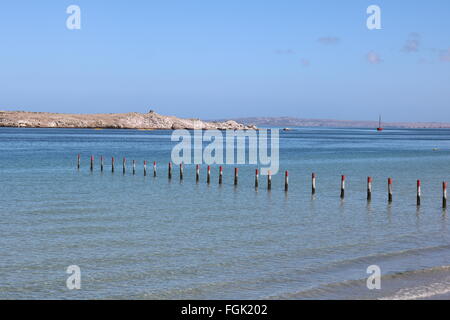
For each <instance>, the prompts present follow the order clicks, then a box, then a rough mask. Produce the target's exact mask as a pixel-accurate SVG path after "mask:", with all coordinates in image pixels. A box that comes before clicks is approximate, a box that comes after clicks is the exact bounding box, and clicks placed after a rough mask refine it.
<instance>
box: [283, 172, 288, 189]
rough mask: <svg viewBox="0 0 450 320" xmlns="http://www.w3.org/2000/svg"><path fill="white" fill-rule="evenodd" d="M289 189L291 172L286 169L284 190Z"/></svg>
mask: <svg viewBox="0 0 450 320" xmlns="http://www.w3.org/2000/svg"><path fill="white" fill-rule="evenodd" d="M288 190H289V172H288V171H287V170H286V172H285V173H284V191H286V192H287V191H288Z"/></svg>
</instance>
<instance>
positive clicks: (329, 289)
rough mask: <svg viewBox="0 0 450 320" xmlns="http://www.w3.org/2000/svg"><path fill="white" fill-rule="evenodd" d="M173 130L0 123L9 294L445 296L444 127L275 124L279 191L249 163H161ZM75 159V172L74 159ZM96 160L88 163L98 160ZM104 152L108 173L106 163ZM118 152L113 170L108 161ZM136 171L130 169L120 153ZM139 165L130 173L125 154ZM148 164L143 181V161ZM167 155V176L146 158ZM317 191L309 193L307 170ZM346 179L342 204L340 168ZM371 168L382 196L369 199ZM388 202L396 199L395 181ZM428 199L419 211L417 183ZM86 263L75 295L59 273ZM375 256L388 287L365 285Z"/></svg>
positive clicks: (0, 290) (447, 173)
mask: <svg viewBox="0 0 450 320" xmlns="http://www.w3.org/2000/svg"><path fill="white" fill-rule="evenodd" d="M170 135H171V132H170V131H137V130H84V129H25V128H23V129H20V128H0V151H1V153H0V181H1V183H0V194H1V207H0V235H1V236H0V298H2V299H16V298H19V299H22V298H31V299H38V298H42V299H53V298H56V299H91V298H93V299H112V298H118V299H127V298H131V299H265V298H268V299H285V298H287V299H309V298H318V299H336V298H338V299H351V298H361V299H373V298H387V299H391V298H396V299H409V298H439V297H446V296H447V295H448V294H449V292H450V273H449V271H450V267H449V266H450V236H449V231H450V230H449V218H448V215H449V214H450V212H446V211H443V209H442V208H441V206H442V200H441V199H442V181H444V180H446V181H449V182H450V130H406V129H404V130H393V129H392V130H389V129H388V130H386V131H384V132H382V133H377V132H375V131H374V130H368V129H332V128H299V129H295V130H293V131H290V132H281V133H280V162H281V163H280V171H284V170H289V173H290V186H289V187H290V189H289V192H288V193H287V194H286V193H285V192H284V191H283V175H282V174H281V173H279V174H278V175H276V176H274V177H273V182H272V188H273V189H272V191H271V192H268V191H267V190H266V184H265V178H264V177H261V179H260V184H261V185H260V188H259V190H258V191H255V189H254V187H253V179H254V170H255V166H254V165H240V166H239V167H240V171H239V185H238V186H237V187H234V186H233V166H225V168H224V184H223V185H222V186H219V185H218V184H217V176H218V166H213V167H212V183H211V185H207V184H206V183H205V181H206V166H205V165H203V166H202V168H201V177H200V180H201V181H200V183H199V184H196V183H195V169H194V166H193V165H187V166H186V167H185V178H184V181H183V182H180V181H179V179H178V169H177V168H176V167H175V168H174V174H173V179H172V180H171V181H168V179H167V163H168V161H169V160H170V152H171V149H172V147H173V146H174V144H175V143H174V142H171V141H170ZM78 153H81V155H82V162H81V169H80V170H79V171H77V169H76V157H77V154H78ZM91 154H93V155H94V156H95V160H96V162H95V170H94V172H93V173H91V172H90V170H89V157H90V155H91ZM101 155H103V156H104V157H105V170H104V172H103V173H101V172H100V170H99V158H100V156H101ZM111 156H114V157H115V158H116V172H115V173H114V174H112V173H111V166H110V162H111V161H110V159H111ZM124 156H125V157H126V158H127V166H128V171H127V173H126V174H125V175H123V174H122V160H121V159H122V157H124ZM133 159H135V160H136V161H137V173H136V175H134V176H133V175H132V173H131V160H133ZM144 160H147V161H149V162H150V163H149V165H148V175H147V177H144V176H143V173H142V171H143V169H142V162H143V161H144ZM153 161H157V162H158V177H156V178H154V177H153V176H152V164H151V163H152V162H153ZM312 172H315V173H316V174H317V193H316V195H315V196H314V197H312V196H311V186H310V179H311V173H312ZM341 174H345V175H346V176H347V188H346V198H345V200H344V201H341V200H340V198H339V186H340V175H341ZM367 176H372V177H373V179H374V183H373V196H372V197H373V198H372V201H371V203H369V204H368V203H367V201H366V179H367ZM388 177H392V178H393V179H394V201H393V203H392V204H388V203H387V178H388ZM417 179H421V180H422V193H423V198H422V206H421V207H420V208H417V207H416V198H415V193H416V180H417ZM70 265H78V266H79V267H80V269H81V289H80V290H68V289H67V288H66V279H67V277H68V276H69V275H68V274H67V273H66V269H67V267H68V266H70ZM370 265H378V266H379V267H380V268H381V272H382V275H383V276H382V282H381V285H382V288H381V290H368V289H367V287H366V279H367V277H368V276H369V275H368V274H367V273H366V269H367V267H368V266H370Z"/></svg>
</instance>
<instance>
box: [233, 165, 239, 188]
mask: <svg viewBox="0 0 450 320" xmlns="http://www.w3.org/2000/svg"><path fill="white" fill-rule="evenodd" d="M238 174H239V168H234V185H235V186H237V184H238Z"/></svg>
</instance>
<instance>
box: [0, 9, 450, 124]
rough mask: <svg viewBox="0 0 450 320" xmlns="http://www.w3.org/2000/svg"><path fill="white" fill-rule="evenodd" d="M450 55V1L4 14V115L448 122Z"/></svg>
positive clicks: (0, 23) (0, 95) (0, 87)
mask: <svg viewBox="0 0 450 320" xmlns="http://www.w3.org/2000/svg"><path fill="white" fill-rule="evenodd" d="M71 4H76V5H79V6H80V8H81V19H82V21H81V30H68V29H67V28H66V19H67V17H68V15H67V14H66V8H67V7H68V6H69V5H71ZM371 4H377V5H379V6H380V7H381V10H382V17H381V18H382V30H373V31H370V30H368V29H367V28H366V19H367V14H366V8H367V7H368V6H369V5H371ZM449 50H450V1H448V0H430V1H406V0H395V1H392V0H390V1H381V0H372V1H365V0H345V1H336V0H319V1H312V0H310V1H300V0H292V1H287V0H276V1H275V0H245V1H244V0H214V1H211V0H204V1H200V0H191V1H186V0H171V1H162V0H160V1H112V0H110V1H106V0H104V1H100V0H71V1H63V0H59V1H54V0H53V1H51V0H41V1H32V0H29V1H22V0H14V1H12V0H11V1H8V0H4V1H2V3H1V5H0V109H3V110H17V109H20V110H31V111H53V112H74V113H84V112H89V113H93V112H129V111H139V112H146V111H148V109H150V108H153V109H155V110H156V111H157V112H159V113H162V114H173V115H178V116H183V117H200V118H203V119H214V118H230V117H231V118H232V117H245V116H297V117H307V118H336V119H377V117H378V114H379V113H381V114H383V117H384V119H385V120H386V121H450V51H449Z"/></svg>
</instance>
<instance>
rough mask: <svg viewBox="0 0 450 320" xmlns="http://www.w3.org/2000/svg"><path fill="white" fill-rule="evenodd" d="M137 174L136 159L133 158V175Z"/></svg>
mask: <svg viewBox="0 0 450 320" xmlns="http://www.w3.org/2000/svg"><path fill="white" fill-rule="evenodd" d="M135 174H136V161H134V160H133V175H135Z"/></svg>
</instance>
